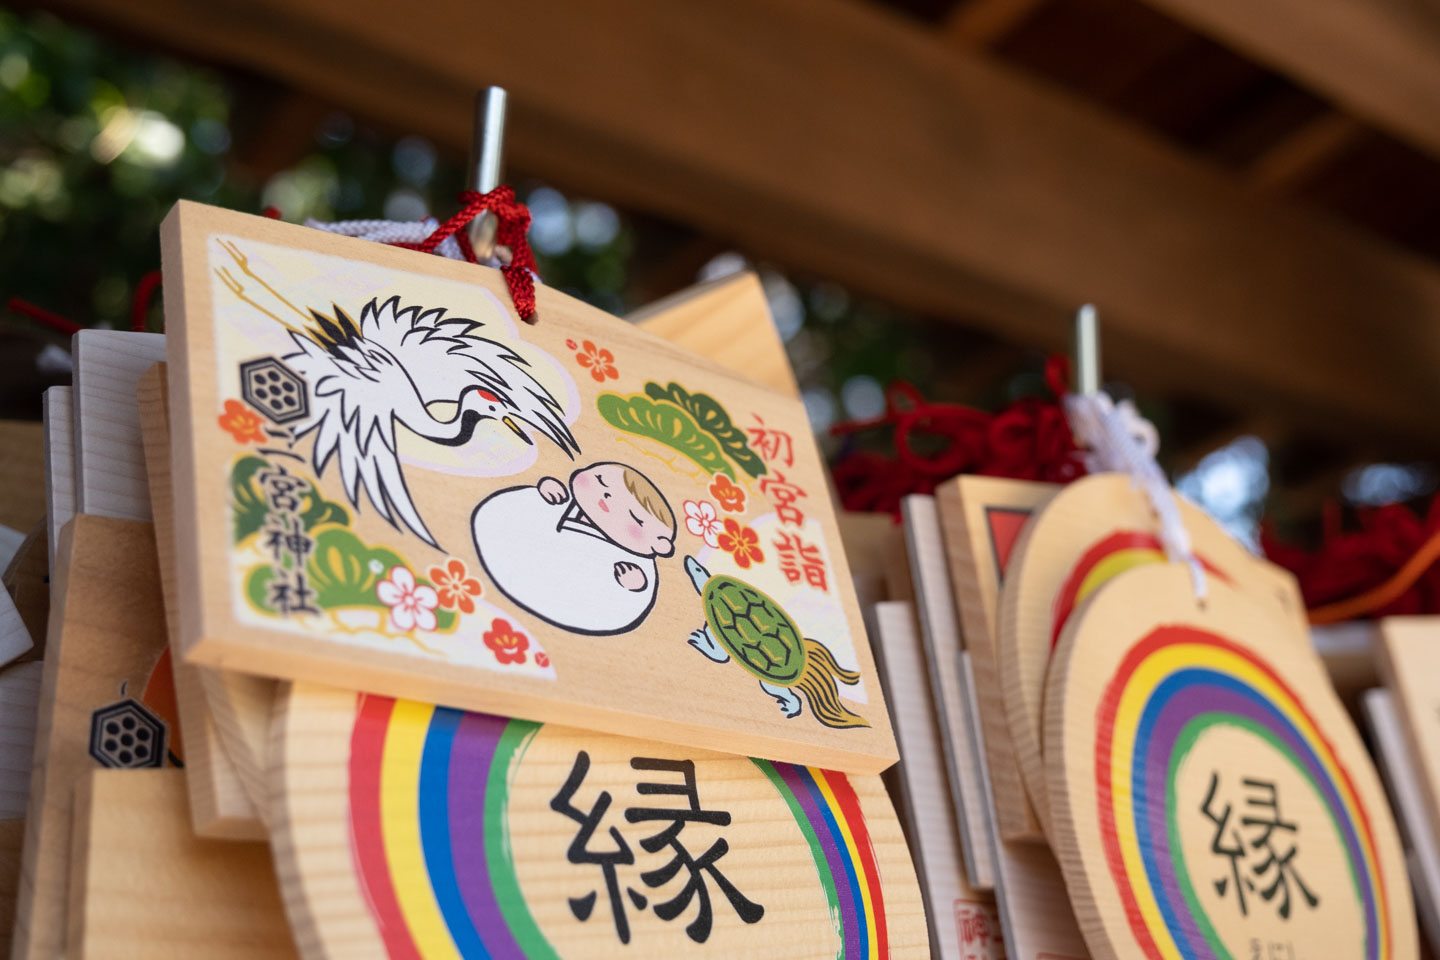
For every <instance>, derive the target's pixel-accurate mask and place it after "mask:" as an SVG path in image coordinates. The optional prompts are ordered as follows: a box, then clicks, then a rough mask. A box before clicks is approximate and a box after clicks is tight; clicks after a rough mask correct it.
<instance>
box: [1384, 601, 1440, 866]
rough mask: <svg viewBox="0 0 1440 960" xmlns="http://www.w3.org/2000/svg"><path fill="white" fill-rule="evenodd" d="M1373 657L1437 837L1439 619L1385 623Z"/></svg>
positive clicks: (1439, 794) (1439, 790) (1439, 788)
mask: <svg viewBox="0 0 1440 960" xmlns="http://www.w3.org/2000/svg"><path fill="white" fill-rule="evenodd" d="M1379 653H1380V658H1379V659H1380V665H1381V670H1382V673H1383V676H1384V677H1385V685H1386V686H1387V687H1389V688H1390V693H1391V696H1392V698H1393V701H1394V706H1395V708H1396V713H1397V714H1398V716H1399V719H1400V727H1401V729H1403V730H1404V731H1405V741H1406V743H1407V744H1408V746H1409V756H1410V757H1411V758H1412V766H1413V771H1414V778H1415V779H1418V780H1419V782H1420V784H1421V785H1422V791H1423V797H1424V801H1423V803H1424V806H1425V809H1426V810H1427V816H1428V817H1429V821H1430V823H1429V827H1430V831H1431V834H1432V835H1434V836H1437V837H1440V617H1386V618H1385V619H1384V620H1382V621H1380V649H1379ZM1430 853H1431V855H1432V856H1433V855H1434V851H1430ZM1437 892H1440V891H1437Z"/></svg>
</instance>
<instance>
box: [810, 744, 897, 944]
mask: <svg viewBox="0 0 1440 960" xmlns="http://www.w3.org/2000/svg"><path fill="white" fill-rule="evenodd" d="M821 772H822V773H823V774H824V775H825V779H826V781H827V782H828V783H829V784H830V792H831V793H833V794H834V795H835V802H836V803H838V804H840V812H841V813H843V814H844V815H845V823H846V825H848V826H849V828H850V835H851V836H852V837H854V838H855V849H856V851H857V852H858V853H859V854H860V863H861V865H863V866H864V868H865V886H866V887H868V888H869V890H870V906H871V911H870V912H871V913H872V914H873V915H874V917H875V953H874V956H875V957H877V958H879V957H888V956H890V934H889V932H888V931H887V930H886V929H885V895H884V894H883V893H882V892H881V891H880V868H879V865H878V864H876V862H875V847H874V846H873V845H872V844H871V842H870V830H869V828H867V827H866V826H865V814H864V813H862V812H861V811H860V798H859V797H857V796H855V788H854V787H852V786H850V781H849V779H847V778H846V776H845V775H844V774H843V773H836V772H834V771H832V770H824V771H821Z"/></svg>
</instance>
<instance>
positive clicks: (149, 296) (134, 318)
mask: <svg viewBox="0 0 1440 960" xmlns="http://www.w3.org/2000/svg"><path fill="white" fill-rule="evenodd" d="M159 289H160V271H159V270H151V271H150V272H149V273H147V274H145V275H144V276H142V277H141V278H140V282H139V283H137V284H135V298H134V299H133V300H132V301H131V302H130V329H131V330H134V331H135V332H136V333H144V332H145V327H146V323H145V321H146V320H147V319H148V317H149V314H150V301H151V300H153V299H155V291H156V290H159Z"/></svg>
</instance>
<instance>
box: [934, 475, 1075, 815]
mask: <svg viewBox="0 0 1440 960" xmlns="http://www.w3.org/2000/svg"><path fill="white" fill-rule="evenodd" d="M1059 489H1060V488H1059V487H1058V486H1056V485H1055V484H1052V483H1034V482H1031V481H1027V480H1005V479H1001V478H999V477H971V476H964V477H956V478H955V479H954V480H951V481H948V482H946V483H944V484H942V485H941V486H939V487H937V488H936V490H935V505H936V506H937V507H938V508H939V510H940V524H941V529H942V530H943V531H944V533H945V550H946V553H947V554H948V555H949V557H950V578H951V581H952V584H953V586H954V589H955V606H956V609H957V610H958V611H959V614H960V621H961V624H962V625H963V626H964V628H965V641H966V642H965V649H966V650H967V651H969V653H970V660H971V663H972V664H973V665H974V671H975V688H976V689H975V698H976V701H977V706H978V707H979V713H980V724H981V731H982V733H983V736H984V740H985V762H986V764H987V765H988V767H989V772H990V789H991V792H992V794H993V799H994V807H995V819H996V823H995V827H996V829H997V830H998V832H999V834H1000V836H1001V837H1002V838H1004V839H1006V840H1018V841H1037V840H1043V839H1044V833H1043V831H1042V830H1041V828H1040V822H1039V821H1038V820H1037V819H1036V818H1035V811H1034V810H1033V809H1031V806H1030V797H1029V796H1028V795H1027V794H1026V793H1025V783H1024V779H1023V777H1022V775H1021V773H1020V764H1019V762H1018V761H1017V760H1016V758H1015V748H1014V745H1013V743H1012V741H1011V739H1010V725H1009V721H1008V720H1007V719H1006V717H1005V698H1004V697H1003V696H1002V695H1001V687H1000V662H999V658H1000V651H999V648H998V645H997V640H996V620H997V619H998V614H999V610H998V608H999V606H1000V585H1001V584H1002V583H1004V582H1005V573H1006V571H1007V570H1009V569H1010V559H1011V557H1012V556H1013V555H1014V552H1015V545H1016V543H1018V542H1019V540H1020V531H1021V530H1023V529H1024V527H1025V523H1026V522H1027V521H1028V520H1029V519H1030V517H1032V516H1033V515H1034V514H1035V512H1036V511H1037V510H1039V509H1040V508H1041V507H1042V506H1043V505H1044V504H1045V503H1047V502H1048V501H1049V500H1050V498H1051V497H1053V496H1054V495H1055V493H1056V491H1058V490H1059Z"/></svg>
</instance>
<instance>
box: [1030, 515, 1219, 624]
mask: <svg viewBox="0 0 1440 960" xmlns="http://www.w3.org/2000/svg"><path fill="white" fill-rule="evenodd" d="M1121 550H1155V551H1158V552H1159V553H1162V554H1163V553H1164V552H1165V545H1164V544H1163V543H1161V542H1160V540H1159V538H1158V537H1156V536H1155V535H1154V534H1150V533H1137V532H1136V531H1134V530H1122V531H1120V532H1119V533H1112V534H1110V536H1108V537H1106V538H1105V539H1103V540H1101V541H1099V542H1098V543H1096V544H1095V545H1094V546H1092V547H1091V548H1090V549H1089V550H1086V551H1085V552H1084V553H1083V554H1081V556H1080V560H1079V561H1078V562H1077V563H1076V564H1075V566H1074V567H1073V568H1072V569H1071V571H1070V576H1069V577H1067V578H1066V579H1065V584H1064V586H1063V587H1061V588H1060V593H1059V594H1057V595H1056V597H1055V615H1054V624H1053V625H1052V627H1051V629H1050V649H1051V650H1054V649H1055V645H1056V644H1058V643H1059V642H1060V633H1061V631H1063V630H1064V629H1065V623H1066V621H1068V620H1069V619H1070V615H1071V614H1072V613H1074V612H1075V598H1076V597H1077V596H1078V595H1079V593H1080V587H1081V586H1082V585H1083V584H1084V583H1085V578H1086V577H1088V576H1089V575H1090V571H1091V570H1094V569H1095V567H1096V566H1097V565H1098V564H1099V563H1100V561H1101V560H1104V559H1105V558H1106V557H1108V556H1110V555H1111V554H1113V553H1119V552H1120V551H1121ZM1196 559H1197V560H1199V561H1200V566H1202V567H1204V568H1205V572H1206V573H1209V574H1212V575H1213V576H1216V577H1218V578H1220V579H1221V580H1223V581H1224V582H1226V583H1230V582H1231V581H1230V578H1229V577H1227V576H1226V575H1225V574H1223V573H1221V572H1220V571H1219V570H1217V569H1216V568H1215V565H1214V564H1213V563H1211V562H1210V561H1209V560H1206V559H1205V558H1204V557H1196Z"/></svg>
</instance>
